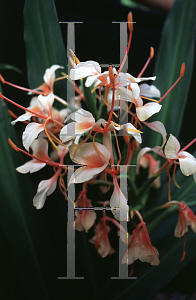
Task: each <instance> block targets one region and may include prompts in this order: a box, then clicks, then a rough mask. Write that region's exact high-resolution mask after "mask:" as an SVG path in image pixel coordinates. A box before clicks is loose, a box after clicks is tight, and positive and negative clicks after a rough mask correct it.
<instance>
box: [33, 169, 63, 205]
mask: <svg viewBox="0 0 196 300" xmlns="http://www.w3.org/2000/svg"><path fill="white" fill-rule="evenodd" d="M57 178H58V177H57V176H56V174H55V175H54V176H53V177H52V178H50V179H48V180H42V181H41V182H40V183H39V186H38V189H37V194H36V195H35V197H34V198H33V205H34V206H35V207H36V209H41V208H42V207H43V206H44V203H45V201H46V197H47V196H49V195H51V194H52V193H53V192H54V190H55V189H56V185H57Z"/></svg>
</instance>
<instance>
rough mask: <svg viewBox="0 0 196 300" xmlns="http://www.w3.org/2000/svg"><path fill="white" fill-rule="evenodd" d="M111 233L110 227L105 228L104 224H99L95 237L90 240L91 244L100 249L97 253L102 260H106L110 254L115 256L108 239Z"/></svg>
mask: <svg viewBox="0 0 196 300" xmlns="http://www.w3.org/2000/svg"><path fill="white" fill-rule="evenodd" d="M109 231H110V227H109V226H103V222H99V223H98V225H97V227H96V230H95V236H94V237H93V238H92V239H90V240H89V242H90V243H91V244H95V247H96V248H98V250H97V251H98V253H99V255H101V257H102V258H105V257H106V256H108V255H109V254H113V253H114V252H115V250H114V249H112V247H111V245H110V241H109V238H108V232H109Z"/></svg>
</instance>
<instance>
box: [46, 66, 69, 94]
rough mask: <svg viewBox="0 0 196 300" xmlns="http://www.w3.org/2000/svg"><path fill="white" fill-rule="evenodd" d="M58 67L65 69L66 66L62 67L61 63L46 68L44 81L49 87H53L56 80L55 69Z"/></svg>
mask: <svg viewBox="0 0 196 300" xmlns="http://www.w3.org/2000/svg"><path fill="white" fill-rule="evenodd" d="M57 69H64V67H61V66H59V65H53V66H52V67H50V68H48V69H46V72H45V74H44V82H45V83H46V84H47V86H48V87H50V88H51V87H52V85H53V83H54V80H55V71H56V70H57Z"/></svg>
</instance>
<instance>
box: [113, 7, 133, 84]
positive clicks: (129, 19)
mask: <svg viewBox="0 0 196 300" xmlns="http://www.w3.org/2000/svg"><path fill="white" fill-rule="evenodd" d="M127 19H128V20H127V21H128V27H129V31H130V33H129V41H128V46H127V51H126V52H125V56H124V58H123V61H122V63H121V65H120V68H119V69H118V72H117V74H116V75H115V77H114V79H115V78H116V77H117V76H118V74H119V73H120V71H121V70H122V68H123V66H124V64H125V61H126V59H127V55H128V53H129V49H130V45H131V39H132V33H133V15H132V13H131V12H130V13H129V14H128V17H127Z"/></svg>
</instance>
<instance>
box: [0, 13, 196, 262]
mask: <svg viewBox="0 0 196 300" xmlns="http://www.w3.org/2000/svg"><path fill="white" fill-rule="evenodd" d="M130 18H131V16H130V15H129V22H130V20H131V19H130ZM129 29H130V37H129V42H128V49H129V47H130V43H131V36H132V26H131V25H130V24H129ZM126 55H127V53H126V54H125V59H126ZM153 55H154V53H153V48H151V50H150V57H149V59H148V62H147V63H146V64H145V67H144V68H143V69H142V71H141V72H140V74H139V76H138V77H134V76H132V75H131V74H129V73H123V72H121V70H122V67H123V63H124V61H125V59H124V60H123V62H122V64H121V66H120V68H119V70H118V71H117V70H116V69H115V68H113V67H112V66H110V67H109V68H108V70H106V71H102V70H101V66H100V64H99V63H97V62H95V61H92V60H89V61H86V62H80V61H79V59H78V58H77V57H76V56H75V54H73V59H74V60H73V59H72V58H70V61H71V62H72V66H73V68H72V69H71V70H70V74H69V75H68V76H63V77H61V78H56V76H55V72H56V70H57V69H62V68H63V67H62V66H60V65H53V66H51V67H50V68H48V69H47V70H46V71H45V74H44V76H43V80H44V83H43V84H42V85H40V86H39V87H38V88H35V89H34V90H29V89H25V90H26V91H28V92H29V94H31V95H33V97H32V99H31V101H30V105H29V107H28V108H25V107H22V106H21V105H18V104H16V103H14V102H13V101H12V100H10V99H8V98H7V97H5V96H3V95H2V94H1V98H4V99H5V100H7V101H9V102H11V103H12V104H15V105H17V106H18V107H20V108H21V109H23V110H24V113H23V114H22V115H20V116H19V117H16V118H15V120H13V121H12V125H14V124H16V123H17V122H23V123H25V124H26V127H25V130H24V132H23V134H22V143H23V146H24V148H25V149H26V151H25V150H22V149H20V148H18V147H17V146H16V145H15V144H13V142H12V141H11V140H10V139H9V143H10V145H11V146H12V147H13V148H14V149H15V150H16V151H21V152H23V153H25V154H27V155H28V156H30V157H31V160H29V161H28V162H27V163H25V164H24V165H22V166H19V167H18V168H17V171H18V172H20V173H23V174H24V173H28V172H30V173H33V172H37V171H39V170H41V169H42V168H44V167H45V166H46V165H50V166H53V168H54V175H53V176H52V177H51V178H50V179H47V180H42V181H41V182H40V183H39V185H38V189H37V193H36V195H35V197H34V198H33V205H34V206H35V207H36V208H37V209H41V208H42V207H43V206H44V204H45V201H46V197H47V196H49V195H51V194H52V193H53V192H54V190H55V189H56V187H57V182H58V183H59V188H60V190H61V192H62V194H63V195H64V197H65V198H66V197H67V188H69V186H70V185H71V184H79V183H81V184H82V186H83V188H82V190H80V191H79V193H78V196H77V201H76V219H75V230H78V231H83V230H85V231H86V232H88V231H89V229H90V228H91V227H92V226H93V225H94V226H95V236H94V237H93V238H92V239H91V240H90V242H91V243H94V244H95V248H96V249H97V250H98V253H99V254H100V255H101V257H103V258H104V257H106V256H107V255H108V254H112V253H114V249H112V247H111V246H110V242H109V236H108V233H109V230H110V228H109V226H108V225H107V223H108V222H113V223H114V224H115V225H116V226H117V228H118V229H120V230H122V232H124V233H125V236H127V237H128V238H127V240H128V241H129V246H128V251H127V253H126V254H125V256H124V258H123V259H122V263H128V264H132V263H133V262H134V261H135V260H136V259H139V260H140V261H142V262H148V263H150V264H151V265H153V266H155V265H158V264H159V258H158V257H159V253H158V250H157V249H156V248H155V247H153V246H152V244H151V241H150V237H149V234H148V231H147V228H146V224H145V223H144V221H143V219H142V216H141V214H140V213H139V211H138V210H139V209H135V208H134V205H133V204H132V202H131V197H126V195H125V194H124V193H123V191H122V187H121V183H120V180H119V179H121V178H120V174H121V172H122V171H123V169H124V168H125V167H127V166H128V165H130V164H131V163H132V159H133V156H134V155H135V154H136V153H138V155H137V168H136V174H137V175H138V174H139V173H140V167H143V168H148V178H149V180H150V181H149V182H150V186H151V187H153V188H157V189H158V188H159V187H160V184H161V183H160V174H161V172H162V171H163V169H164V168H166V170H167V174H168V176H169V184H168V188H169V189H168V190H169V192H168V200H169V201H170V200H171V193H170V168H171V166H172V165H174V168H173V173H175V170H176V167H177V166H178V165H179V166H180V169H181V171H182V173H183V174H184V175H185V176H189V175H193V176H194V180H196V159H195V158H194V157H193V156H192V155H191V154H190V153H188V152H186V151H185V150H186V149H187V148H188V147H189V146H190V145H192V144H193V143H194V142H195V141H196V139H194V140H193V141H192V142H191V143H189V145H187V146H186V147H184V148H183V149H182V150H180V144H179V142H178V140H177V139H176V137H174V136H173V135H172V134H170V136H169V139H168V140H167V133H166V130H165V126H164V124H163V123H161V122H160V121H154V122H148V119H149V118H150V117H151V116H152V115H154V114H157V113H158V112H159V111H160V110H161V107H162V105H161V104H160V103H161V102H162V100H163V99H164V98H165V97H166V95H167V93H166V94H165V95H164V96H162V97H161V95H160V92H159V90H158V89H157V88H156V87H155V86H154V85H148V84H147V83H146V82H149V81H154V80H155V79H156V77H142V75H143V73H144V71H145V69H146V67H147V65H148V63H149V62H150V60H151V59H152V58H153ZM184 71H185V66H184V64H182V67H181V72H180V77H179V79H180V78H182V77H183V76H184ZM65 78H69V79H70V80H71V81H72V82H73V81H76V82H75V83H74V86H75V90H76V91H77V92H78V95H79V96H76V97H75V98H76V99H77V106H78V107H77V109H76V108H75V107H74V106H72V105H70V104H69V105H68V103H67V102H66V101H65V100H63V99H61V98H60V97H59V96H57V95H55V94H54V89H53V86H54V84H55V82H56V81H57V80H60V79H65ZM179 79H178V80H177V82H178V81H179ZM0 80H1V82H2V83H4V84H8V85H11V86H15V87H17V86H16V85H14V84H12V83H9V82H7V81H6V80H5V79H4V78H3V77H2V76H1V77H0ZM78 80H80V84H81V86H82V88H81V87H79V86H78V85H77V81H78ZM177 82H176V83H177ZM174 86H175V84H174V85H173V87H174ZM18 88H20V87H18ZM23 90H24V88H23ZM86 91H88V96H85V95H87V93H85V92H86ZM157 99H158V100H157ZM84 100H85V101H84ZM56 101H59V102H60V103H62V105H63V108H62V109H61V110H57V109H56V108H55V102H56ZM91 102H92V103H93V105H94V107H95V108H96V112H97V114H96V116H95V115H94V114H93V110H91V111H89V110H87V109H86V107H91V106H88V104H89V103H91ZM127 103H128V105H129V106H128V122H125V123H123V120H124V117H125V115H121V116H120V115H119V113H120V108H123V107H126V106H125V104H126V105H127ZM114 110H115V112H114ZM125 110H126V109H125ZM125 113H126V112H125ZM119 117H120V121H121V124H119ZM143 126H147V127H148V128H150V129H151V130H154V131H157V132H159V133H160V134H161V135H162V138H163V143H162V145H156V146H155V147H153V148H149V147H145V148H143V149H141V148H140V146H139V145H140V144H141V143H142V129H143ZM117 133H118V134H117ZM122 143H124V147H125V149H126V151H125V152H126V155H124V154H122V153H121V152H122ZM120 145H121V146H120ZM164 147H165V148H164ZM163 148H164V151H163V150H162V149H163ZM138 151H139V152H138ZM149 151H152V152H154V153H156V154H158V155H160V156H161V157H163V158H164V159H165V160H166V162H165V163H164V164H163V165H162V166H160V164H161V162H160V161H157V160H155V159H154V157H153V156H152V155H151V154H149V153H148V152H149ZM31 153H32V154H31ZM67 156H69V158H70V159H71V160H72V162H73V163H74V164H78V166H79V167H78V168H77V169H76V171H75V174H73V176H72V177H71V178H70V180H69V182H68V185H67V184H66V183H65V182H66V176H67V175H66V174H67V165H66V157H67ZM173 175H174V174H173ZM173 177H174V176H173ZM174 182H175V178H174ZM129 183H130V187H129V191H131V192H133V194H134V191H135V190H136V189H137V186H136V185H135V183H133V181H132V179H130V181H129ZM175 183H176V182H175ZM93 184H96V185H99V187H100V190H99V191H100V193H101V196H104V195H107V197H108V199H107V200H108V203H109V204H110V208H111V211H112V213H113V215H114V218H111V217H108V216H107V215H106V212H105V211H103V217H102V218H101V219H100V220H99V221H98V222H96V219H97V214H96V213H95V211H94V210H93V204H95V203H94V201H93V199H91V200H89V199H88V198H87V193H88V186H89V185H93ZM107 186H108V188H107ZM135 194H137V193H135ZM131 196H132V195H131ZM68 201H70V200H69V199H68ZM170 204H176V202H175V201H170V202H169V204H168V205H170ZM177 204H178V206H179V220H178V224H177V226H176V229H175V236H176V237H181V236H183V235H184V234H185V233H186V232H187V225H190V226H191V228H192V229H193V231H194V232H196V217H195V216H194V214H193V213H192V211H191V210H190V209H189V208H188V207H187V206H186V205H185V204H184V203H177ZM104 205H105V204H104ZM80 208H82V209H80ZM134 215H137V216H138V217H139V219H140V223H139V224H138V225H137V226H136V228H135V229H134V230H133V232H132V235H131V236H129V235H128V232H127V230H125V229H122V228H121V225H120V223H119V221H120V222H121V221H129V220H130V218H129V216H131V222H132V223H133V224H135V221H134V222H133V216H134ZM121 238H122V235H121ZM122 240H123V241H125V242H127V240H126V238H123V239H122ZM184 254H185V252H183V258H184Z"/></svg>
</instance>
